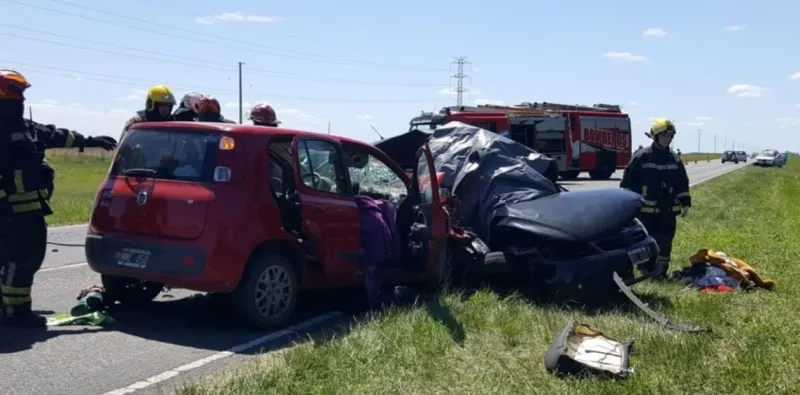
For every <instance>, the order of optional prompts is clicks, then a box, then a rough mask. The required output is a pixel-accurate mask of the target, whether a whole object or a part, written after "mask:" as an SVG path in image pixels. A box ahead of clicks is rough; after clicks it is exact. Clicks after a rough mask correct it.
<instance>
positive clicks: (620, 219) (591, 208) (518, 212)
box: [493, 189, 643, 242]
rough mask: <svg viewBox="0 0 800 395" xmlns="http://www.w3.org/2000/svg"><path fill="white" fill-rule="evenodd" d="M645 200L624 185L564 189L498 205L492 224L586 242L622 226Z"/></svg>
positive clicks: (565, 239) (499, 227) (631, 217)
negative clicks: (570, 190) (499, 207)
mask: <svg viewBox="0 0 800 395" xmlns="http://www.w3.org/2000/svg"><path fill="white" fill-rule="evenodd" d="M642 204H643V200H642V197H641V196H640V195H639V194H637V193H634V192H631V191H628V190H625V189H595V190H582V191H572V192H561V193H558V194H555V195H550V196H545V197H542V198H539V199H536V200H529V201H522V202H519V203H511V204H508V205H506V206H505V207H503V208H502V209H498V210H497V212H496V214H495V217H494V220H495V223H494V226H493V228H494V229H495V230H517V231H523V232H530V233H534V234H538V235H541V236H544V237H547V238H552V239H556V240H563V241H571V242H584V241H589V240H593V239H596V238H598V237H600V236H604V235H607V234H609V233H610V232H613V231H618V230H619V229H621V228H623V227H624V226H625V225H627V224H629V223H630V222H631V221H633V218H634V217H635V216H636V213H637V212H638V211H639V209H640V208H641V207H642ZM502 228H506V229H502Z"/></svg>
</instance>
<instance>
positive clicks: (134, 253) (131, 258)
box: [114, 248, 151, 269]
mask: <svg viewBox="0 0 800 395" xmlns="http://www.w3.org/2000/svg"><path fill="white" fill-rule="evenodd" d="M150 255H151V252H150V251H149V250H143V249H140V248H123V249H122V250H120V251H118V252H117V253H116V254H115V257H114V258H115V260H116V261H117V265H118V266H124V267H130V268H134V269H144V268H146V267H147V264H148V263H149V262H150Z"/></svg>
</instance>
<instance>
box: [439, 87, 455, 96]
mask: <svg viewBox="0 0 800 395" xmlns="http://www.w3.org/2000/svg"><path fill="white" fill-rule="evenodd" d="M454 93H456V89H455V88H442V89H441V90H439V94H440V95H443V96H450V95H452V94H454Z"/></svg>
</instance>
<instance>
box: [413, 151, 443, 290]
mask: <svg viewBox="0 0 800 395" xmlns="http://www.w3.org/2000/svg"><path fill="white" fill-rule="evenodd" d="M413 183H414V184H413V185H414V189H415V190H416V192H417V194H418V199H419V200H418V201H419V205H418V210H417V218H416V221H415V222H417V223H424V224H425V225H426V226H427V227H428V232H429V235H430V240H429V242H428V256H427V271H428V273H430V274H432V275H435V276H437V277H438V279H440V280H441V278H442V277H443V275H444V274H443V270H444V267H445V264H446V262H445V261H446V260H447V252H448V251H447V234H448V229H447V220H446V218H445V212H444V208H443V207H442V201H441V198H440V193H439V179H438V176H437V173H436V168H435V167H434V165H433V156H432V155H431V151H430V149H428V146H427V144H426V145H424V146H422V148H420V149H419V151H418V152H417V159H416V166H415V167H414V174H413Z"/></svg>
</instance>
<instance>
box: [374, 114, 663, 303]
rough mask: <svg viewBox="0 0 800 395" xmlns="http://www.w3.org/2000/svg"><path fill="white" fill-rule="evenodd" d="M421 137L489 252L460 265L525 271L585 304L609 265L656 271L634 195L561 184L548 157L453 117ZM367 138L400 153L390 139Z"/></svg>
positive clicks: (465, 223)
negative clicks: (453, 120) (580, 189)
mask: <svg viewBox="0 0 800 395" xmlns="http://www.w3.org/2000/svg"><path fill="white" fill-rule="evenodd" d="M413 133H415V136H416V135H417V134H419V132H418V131H416V132H413ZM423 143H424V142H423ZM427 144H428V147H429V148H430V150H431V153H432V155H433V158H434V164H435V168H436V171H437V173H439V179H440V180H441V185H440V187H441V188H443V189H445V190H447V191H448V195H451V196H454V197H455V198H456V199H457V202H458V203H457V214H456V215H457V217H458V218H457V219H458V222H459V225H460V226H462V227H464V228H465V229H467V230H468V231H469V233H470V234H471V235H473V237H474V239H475V240H474V243H476V244H481V245H482V246H483V247H482V248H476V249H475V250H483V251H488V252H489V253H488V254H485V256H484V258H486V257H491V259H484V260H482V261H480V260H478V261H476V262H471V266H472V267H470V268H468V269H467V271H472V272H482V271H487V272H491V273H497V272H500V273H514V274H515V275H524V276H526V277H527V278H528V280H529V281H530V282H532V283H533V284H534V285H535V286H536V287H537V288H538V289H540V290H542V291H544V293H545V294H546V295H549V296H554V297H558V298H567V299H576V300H584V301H591V300H592V299H594V298H597V297H598V296H605V295H608V294H609V292H614V291H616V289H617V285H616V284H615V282H614V281H613V280H612V277H613V273H614V272H616V273H618V274H619V276H620V277H622V279H624V280H625V281H626V282H627V283H629V284H632V283H634V282H638V281H641V280H642V279H644V278H648V277H650V276H651V275H652V274H654V273H655V270H656V256H657V255H658V247H657V245H656V243H655V240H654V239H653V238H652V237H651V236H650V235H649V234H648V232H647V230H646V229H645V227H644V226H642V224H641V223H640V222H639V221H638V220H636V219H635V216H636V213H637V212H638V211H639V209H640V208H641V206H642V204H643V200H642V198H641V196H639V195H638V194H636V193H633V192H630V191H627V190H622V189H617V188H607V189H595V190H583V191H574V192H572V191H568V190H566V189H565V188H563V187H562V186H560V185H558V184H557V182H556V180H557V177H558V168H557V164H556V163H555V161H553V160H552V159H549V158H547V157H545V156H544V155H541V154H539V153H537V152H536V151H534V150H532V149H530V148H528V147H526V146H524V145H522V144H519V143H516V142H514V141H513V140H511V139H508V138H505V137H503V136H501V135H499V134H497V133H494V132H491V131H488V130H484V129H480V128H477V127H473V126H469V125H466V124H463V123H460V122H451V123H449V124H447V125H444V126H441V127H439V128H438V129H436V130H435V131H434V132H433V133H430V134H429V136H428V140H427ZM375 145H376V146H377V147H378V148H380V149H384V148H386V149H385V150H384V151H385V152H387V151H391V152H392V154H389V155H390V156H392V155H404V154H402V153H401V152H400V150H399V149H398V146H397V145H391V146H388V145H387V144H385V143H383V144H382V142H377V143H375ZM409 145H411V144H409ZM406 147H407V148H408V149H409V150H410V149H413V148H414V147H409V146H408V145H406ZM498 257H501V258H502V259H498ZM635 269H638V270H635ZM637 271H638V272H639V273H643V275H642V276H641V277H640V278H638V279H635V278H634V277H635V274H636V272H637Z"/></svg>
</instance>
